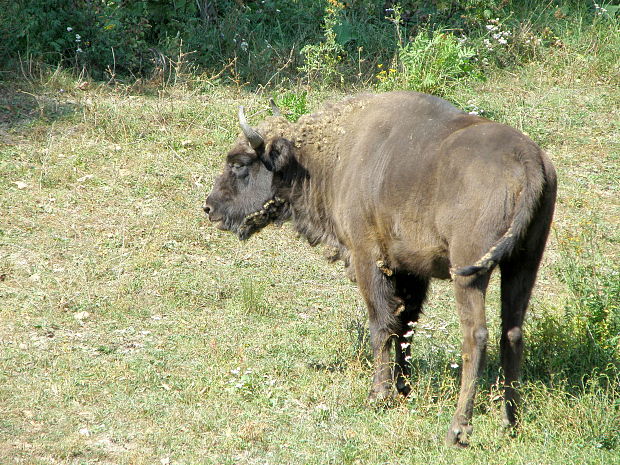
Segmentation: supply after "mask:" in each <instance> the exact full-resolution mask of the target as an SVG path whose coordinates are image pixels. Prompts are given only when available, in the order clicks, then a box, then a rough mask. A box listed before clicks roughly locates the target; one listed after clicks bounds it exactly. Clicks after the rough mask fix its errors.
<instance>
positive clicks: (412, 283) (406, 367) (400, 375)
mask: <svg viewBox="0 0 620 465" xmlns="http://www.w3.org/2000/svg"><path fill="white" fill-rule="evenodd" d="M394 282H395V285H396V295H397V296H398V297H399V298H401V299H402V300H403V301H404V303H405V305H404V308H402V307H401V311H399V312H397V315H396V317H397V318H398V319H399V327H398V328H397V329H398V331H397V338H396V340H395V344H394V359H395V360H394V361H395V364H394V375H393V377H394V382H395V385H396V390H397V391H398V393H399V394H402V395H404V396H407V395H408V394H409V391H410V390H411V388H410V386H409V379H410V376H411V364H410V363H409V360H408V356H409V355H410V354H411V346H410V341H411V339H410V338H407V337H405V335H406V333H407V332H408V331H410V330H411V328H412V323H415V322H417V321H418V318H419V316H420V313H421V312H422V305H423V304H424V300H425V299H426V293H427V291H428V284H429V280H428V278H423V277H420V276H417V275H414V274H409V273H398V274H396V275H395V276H394Z"/></svg>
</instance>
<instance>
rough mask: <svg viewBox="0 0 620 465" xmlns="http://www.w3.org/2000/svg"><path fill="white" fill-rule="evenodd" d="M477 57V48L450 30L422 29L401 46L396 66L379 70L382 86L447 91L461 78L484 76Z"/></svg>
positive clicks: (380, 85)
mask: <svg viewBox="0 0 620 465" xmlns="http://www.w3.org/2000/svg"><path fill="white" fill-rule="evenodd" d="M474 56H475V51H474V50H473V49H472V48H470V47H467V46H465V45H463V43H462V42H460V41H459V40H458V39H457V38H456V37H455V36H454V35H453V34H451V33H447V32H439V31H438V32H435V33H434V34H429V33H427V32H426V31H422V32H420V33H419V34H418V35H417V36H416V37H415V38H413V40H411V41H410V42H409V43H407V44H405V45H404V46H402V47H400V48H399V49H398V53H397V56H396V58H395V61H396V65H395V67H394V68H388V69H387V70H386V69H381V70H380V71H379V74H377V79H378V80H379V88H380V89H382V90H392V89H394V88H403V89H408V90H416V91H420V92H428V93H431V94H433V93H434V94H442V93H445V91H446V90H447V89H448V88H449V87H450V86H451V85H452V84H454V83H455V82H456V81H457V80H458V79H460V78H463V77H468V76H469V77H480V76H481V74H480V72H479V70H478V69H477V68H476V66H475V64H474V62H473V61H472V58H473V57H474Z"/></svg>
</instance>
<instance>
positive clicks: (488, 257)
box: [453, 148, 547, 276]
mask: <svg viewBox="0 0 620 465" xmlns="http://www.w3.org/2000/svg"><path fill="white" fill-rule="evenodd" d="M535 150H536V151H537V152H538V153H537V154H532V153H531V152H530V153H527V151H526V153H519V154H518V156H519V158H520V159H521V163H522V164H523V167H524V168H525V179H526V181H525V185H524V186H523V190H522V191H521V195H519V197H518V199H517V202H516V205H515V213H514V216H513V218H512V222H511V223H510V227H509V228H508V230H507V231H506V232H505V233H504V235H503V236H502V237H500V239H499V240H498V241H497V242H496V243H495V244H494V245H493V246H492V247H491V248H490V249H489V250H488V252H487V253H485V254H484V255H483V256H482V257H481V258H480V259H479V260H478V261H477V262H476V263H474V264H473V265H469V266H465V267H463V268H458V269H456V270H454V272H453V273H454V274H456V275H458V276H472V275H475V274H477V273H481V272H489V271H491V270H492V269H493V268H494V267H495V266H496V265H497V264H498V263H499V262H500V261H501V260H502V259H504V258H506V257H508V256H510V254H511V253H512V252H513V251H514V250H515V248H516V247H517V244H518V242H519V241H520V240H521V238H522V237H523V236H524V235H525V233H526V232H527V229H528V227H529V225H530V223H531V221H532V218H533V217H534V215H535V214H536V211H537V209H538V206H539V204H540V201H541V199H542V196H543V192H544V190H545V186H546V184H547V173H546V170H545V166H544V163H543V161H542V158H541V157H540V155H539V154H540V152H539V149H538V148H536V149H535ZM532 155H534V156H532ZM536 155H538V156H536Z"/></svg>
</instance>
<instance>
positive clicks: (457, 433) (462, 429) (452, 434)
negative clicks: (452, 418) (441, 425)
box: [446, 424, 473, 447]
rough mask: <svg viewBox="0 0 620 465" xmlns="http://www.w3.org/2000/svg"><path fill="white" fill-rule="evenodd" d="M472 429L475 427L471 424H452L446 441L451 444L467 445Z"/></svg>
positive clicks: (457, 445) (456, 445)
mask: <svg viewBox="0 0 620 465" xmlns="http://www.w3.org/2000/svg"><path fill="white" fill-rule="evenodd" d="M472 431H473V428H472V426H471V425H459V424H457V425H452V426H450V428H449V429H448V434H447V435H446V443H447V444H448V445H449V446H455V447H467V446H469V436H470V435H471V433H472Z"/></svg>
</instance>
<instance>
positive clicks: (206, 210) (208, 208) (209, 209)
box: [202, 203, 211, 215]
mask: <svg viewBox="0 0 620 465" xmlns="http://www.w3.org/2000/svg"><path fill="white" fill-rule="evenodd" d="M202 209H203V210H204V211H205V213H206V214H207V215H208V214H209V212H211V205H207V204H206V203H205V205H204V206H203V207H202Z"/></svg>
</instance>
